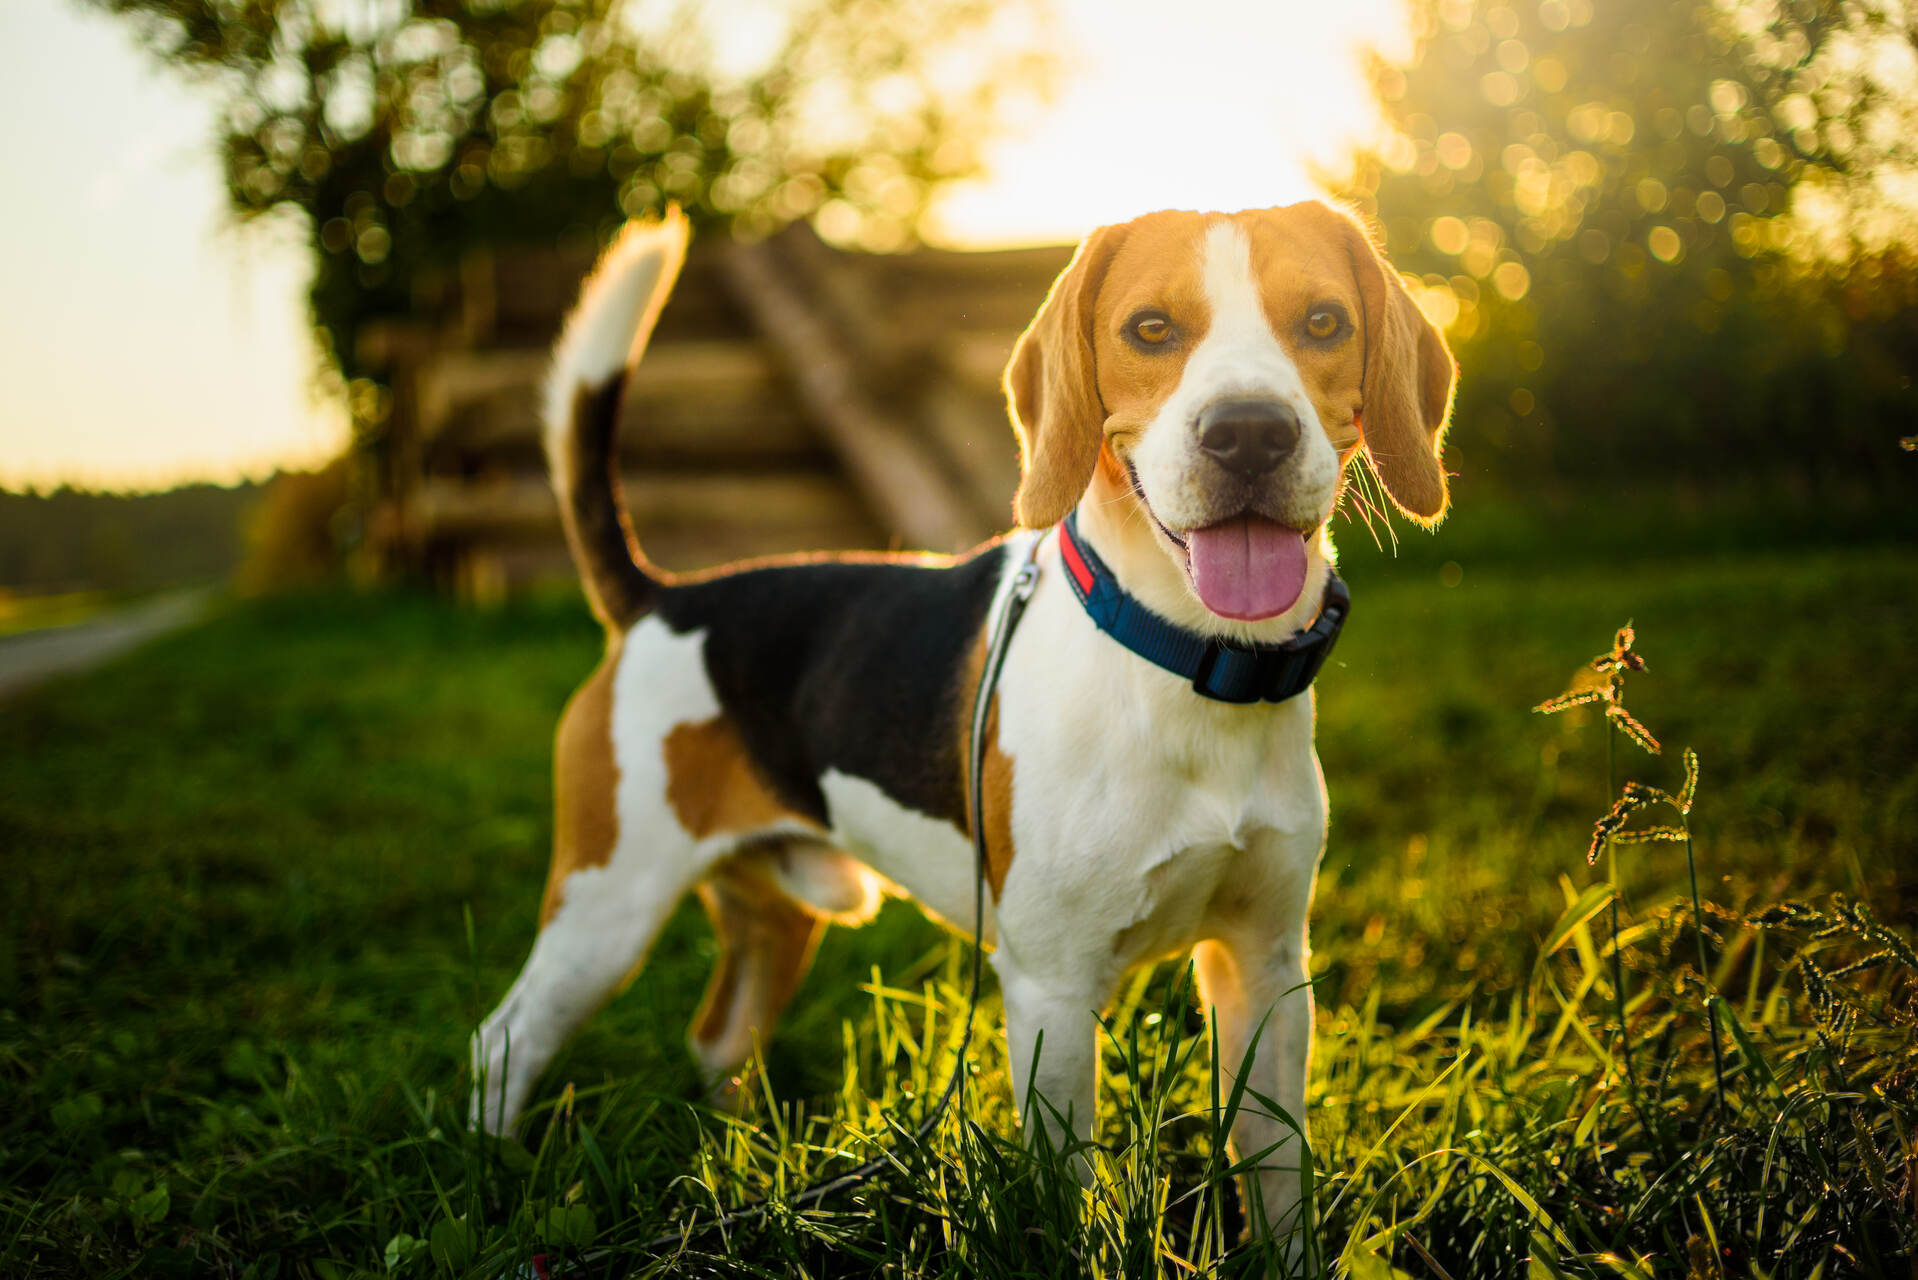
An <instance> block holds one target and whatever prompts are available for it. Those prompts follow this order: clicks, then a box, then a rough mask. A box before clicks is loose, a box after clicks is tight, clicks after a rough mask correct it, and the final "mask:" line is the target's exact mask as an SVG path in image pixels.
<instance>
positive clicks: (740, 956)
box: [690, 857, 826, 1068]
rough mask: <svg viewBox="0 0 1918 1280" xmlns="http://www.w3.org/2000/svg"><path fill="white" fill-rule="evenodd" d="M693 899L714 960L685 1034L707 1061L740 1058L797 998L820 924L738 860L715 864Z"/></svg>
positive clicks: (822, 928)
mask: <svg viewBox="0 0 1918 1280" xmlns="http://www.w3.org/2000/svg"><path fill="white" fill-rule="evenodd" d="M699 900H700V902H702V903H703V904H705V907H706V914H707V915H708V916H710V917H711V918H712V922H713V933H714V935H715V936H716V937H717V938H718V939H719V962H718V963H717V964H716V965H714V967H713V974H712V977H711V979H710V980H709V981H708V982H707V984H706V994H705V996H704V998H702V999H701V1001H700V1004H699V1012H698V1013H697V1014H695V1015H694V1017H693V1023H692V1028H691V1032H690V1034H691V1037H692V1040H693V1043H694V1045H695V1046H698V1047H699V1048H700V1049H701V1050H702V1053H703V1056H707V1057H708V1058H709V1059H710V1058H711V1057H712V1056H714V1055H722V1056H724V1057H727V1058H734V1057H738V1058H741V1059H743V1056H744V1054H745V1053H747V1052H750V1046H751V1040H750V1039H749V1037H751V1036H752V1035H754V1034H757V1035H758V1036H760V1037H761V1038H762V1039H763V1038H764V1037H766V1036H769V1035H771V1034H772V1029H773V1023H774V1022H775V1021H776V1020H777V1019H778V1017H779V1015H780V1013H781V1012H782V1011H783V1010H784V1009H785V1007H786V1005H787V1004H788V1003H789V1002H790V1001H791V1000H792V998H793V996H794V994H795V993H797V992H798V990H799V983H800V980H801V979H802V978H804V977H805V974H806V970H807V968H808V967H809V966H810V965H811V964H812V957H813V951H814V950H815V949H816V948H817V947H818V945H819V939H820V937H821V936H822V935H823V934H824V933H825V931H826V922H825V921H824V920H823V919H821V918H820V917H818V916H816V915H814V914H813V913H812V912H810V911H808V910H806V908H805V907H803V906H801V905H800V904H799V903H798V902H796V901H794V900H793V899H792V898H790V897H788V896H787V895H786V894H784V893H782V892H780V890H779V888H778V886H776V885H774V884H773V883H772V882H771V881H770V880H769V879H768V878H767V877H766V875H765V873H764V872H763V871H759V870H756V869H755V868H754V867H753V865H752V863H751V862H750V861H749V860H748V859H747V858H743V857H741V858H732V859H729V860H727V861H726V862H722V863H721V864H720V865H719V866H718V867H717V868H716V869H715V870H714V871H713V873H712V874H711V875H710V876H708V877H707V878H706V880H705V881H703V882H702V883H701V884H700V886H699ZM728 1040H731V1041H733V1042H734V1043H732V1044H728V1043H727V1041H728ZM708 1065H709V1066H711V1067H715V1068H720V1067H722V1065H723V1066H726V1067H730V1066H737V1065H738V1063H737V1062H727V1063H724V1064H721V1063H718V1062H712V1061H709V1062H708Z"/></svg>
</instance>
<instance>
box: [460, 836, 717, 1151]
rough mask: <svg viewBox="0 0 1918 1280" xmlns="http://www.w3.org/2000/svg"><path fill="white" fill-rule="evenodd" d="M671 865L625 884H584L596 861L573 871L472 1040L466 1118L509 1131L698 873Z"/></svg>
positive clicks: (660, 866) (656, 865)
mask: <svg viewBox="0 0 1918 1280" xmlns="http://www.w3.org/2000/svg"><path fill="white" fill-rule="evenodd" d="M670 865H671V860H669V859H660V860H659V861H658V862H655V863H653V864H652V865H651V866H650V867H649V868H648V872H649V874H646V875H644V876H641V877H639V878H637V879H635V880H632V881H627V882H624V883H620V882H612V883H604V882H600V883H589V882H588V881H589V879H590V878H592V877H595V876H598V875H601V874H603V873H602V872H601V871H600V870H599V869H597V868H596V869H592V870H588V871H584V872H580V873H577V875H576V877H575V878H574V880H573V881H572V882H571V883H570V884H569V886H568V892H567V894H566V898H565V901H564V903H563V904H562V905H561V906H560V907H559V909H558V910H557V911H556V912H555V913H554V915H553V918H552V919H551V920H550V921H549V922H548V923H547V925H546V927H545V928H543V929H541V930H540V933H539V937H538V938H537V939H535V941H534V943H533V952H532V954H531V955H530V956H528V957H527V959H526V965H525V967H524V968H523V969H521V970H520V975H519V978H518V980H517V981H515V982H514V983H513V987H512V990H510V991H508V992H507V993H506V998H505V999H504V1000H502V1001H500V1005H499V1008H497V1009H495V1010H494V1011H493V1013H492V1015H491V1016H490V1017H488V1018H487V1019H486V1021H485V1023H484V1024H483V1025H482V1026H481V1027H480V1029H479V1031H478V1032H477V1033H476V1034H475V1035H474V1037H473V1078H474V1084H473V1111H472V1114H473V1120H474V1123H476V1124H478V1125H480V1126H481V1127H483V1128H484V1129H486V1130H487V1132H489V1133H498V1134H503V1133H507V1132H510V1131H511V1129H512V1128H513V1126H514V1124H515V1123H516V1122H517V1121H518V1119H519V1115H520V1112H521V1110H522V1109H523V1108H524V1107H525V1105H526V1099H527V1097H528V1095H529V1094H530V1093H531V1092H532V1088H533V1085H534V1083H535V1082H536V1081H537V1080H538V1079H539V1076H540V1073H541V1072H542V1071H544V1070H545V1069H546V1066H547V1064H548V1063H550V1062H551V1061H552V1060H553V1055H555V1054H556V1053H558V1052H559V1050H560V1049H561V1048H562V1047H563V1046H564V1045H565V1043H566V1042H567V1040H569V1039H570V1038H571V1037H572V1035H573V1033H574V1032H575V1031H577V1030H578V1029H579V1027H580V1025H581V1024H582V1023H584V1022H585V1021H586V1019H587V1018H589V1017H591V1016H592V1014H593V1013H594V1012H595V1011H596V1010H597V1009H599V1007H600V1006H601V1005H603V1004H605V1003H606V1002H607V1001H608V1000H610V999H611V998H612V997H613V995H614V994H615V993H616V992H617V991H618V990H619V989H620V988H621V987H622V986H623V985H625V982H626V980H627V979H628V978H629V977H631V975H632V974H633V973H634V972H635V971H636V970H637V969H638V967H639V966H640V964H641V963H642V962H643V961H644V959H645V956H646V951H647V948H649V947H650V946H651V945H652V942H653V939H654V938H655V937H657V936H658V934H659V931H660V929H661V928H663V927H664V926H665V924H666V921H667V919H668V917H670V916H671V915H672V913H673V908H674V907H675V906H677V905H678V903H679V900H680V898H682V897H683V896H685V892H686V890H687V889H688V888H690V887H691V885H690V884H689V883H688V881H689V880H690V879H691V878H692V877H693V875H696V874H697V872H696V870H693V869H691V868H688V870H689V871H692V874H691V875H686V876H682V875H679V874H674V873H672V872H670V871H669V870H668V868H669V867H670Z"/></svg>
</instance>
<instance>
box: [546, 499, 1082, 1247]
mask: <svg viewBox="0 0 1918 1280" xmlns="http://www.w3.org/2000/svg"><path fill="white" fill-rule="evenodd" d="M1044 541H1045V538H1044V535H1041V536H1039V537H1036V538H1034V539H1033V540H1032V545H1031V546H1030V547H1029V548H1028V549H1027V551H1026V559H1025V563H1024V564H1022V565H1020V566H1019V572H1018V573H1017V574H1015V575H1014V576H1013V579H1012V585H1011V587H1010V588H1009V589H1008V590H1007V591H1006V594H1005V598H1004V599H1003V600H1002V601H1000V604H999V611H998V613H997V614H996V615H995V617H994V618H993V622H992V631H991V635H992V644H991V647H990V648H988V649H987V650H986V664H985V667H984V668H983V669H982V670H981V671H980V673H979V687H978V689H977V690H976V691H975V692H974V694H973V699H972V739H971V741H970V743H969V747H970V749H969V750H968V752H967V761H966V790H967V800H968V816H969V818H970V820H971V824H972V872H973V875H972V978H971V982H970V984H969V986H970V989H969V990H968V992H967V994H966V1021H965V1026H964V1029H963V1030H962V1031H961V1032H960V1034H959V1050H958V1056H957V1057H956V1058H954V1060H953V1064H952V1074H951V1075H950V1076H948V1077H946V1087H945V1089H944V1091H943V1092H941V1093H940V1095H939V1100H938V1101H937V1102H935V1103H934V1104H933V1106H932V1110H930V1111H928V1112H927V1113H926V1115H925V1118H924V1119H922V1120H921V1121H920V1122H919V1127H918V1128H917V1129H915V1130H914V1131H913V1137H914V1139H915V1140H918V1139H923V1138H925V1137H926V1136H927V1135H928V1134H930V1133H931V1132H932V1131H933V1129H934V1128H935V1127H936V1126H937V1125H938V1123H939V1121H940V1118H941V1117H943V1116H944V1115H945V1113H946V1108H947V1107H948V1106H950V1105H952V1100H953V1099H954V1098H955V1097H957V1098H960V1099H961V1108H962V1109H963V1106H964V1102H963V1098H964V1088H965V1078H966V1050H967V1049H968V1048H970V1047H971V1045H972V1027H973V1023H974V1021H976V1016H977V1014H978V1012H979V988H980V986H981V984H982V982H983V980H984V969H985V952H986V947H985V939H986V864H987V858H986V823H985V786H984V782H985V773H986V725H987V722H988V721H990V719H991V718H992V696H993V693H994V692H995V691H996V690H997V689H998V687H999V672H1000V670H1001V669H1002V668H1003V667H1004V666H1005V665H1006V653H1007V651H1008V650H1009V649H1010V648H1011V646H1012V633H1013V631H1014V630H1016V629H1017V628H1018V626H1019V619H1020V618H1022V617H1024V616H1025V612H1026V606H1027V605H1028V604H1030V603H1031V601H1032V593H1033V591H1034V590H1036V589H1037V587H1038V585H1039V545H1040V543H1042V542H1044ZM891 1163H893V1161H892V1158H891V1156H890V1155H880V1156H874V1157H873V1158H872V1159H870V1160H868V1161H866V1162H865V1163H864V1164H862V1165H860V1166H858V1167H857V1168H855V1169H851V1170H848V1171H847V1172H845V1173H842V1174H838V1175H836V1176H834V1177H831V1178H827V1179H824V1180H822V1181H819V1182H815V1183H813V1184H812V1185H811V1186H809V1187H807V1188H806V1189H805V1190H803V1191H800V1192H799V1193H797V1194H796V1195H794V1196H792V1197H791V1198H789V1199H788V1200H786V1201H785V1202H784V1203H785V1205H786V1206H787V1207H788V1208H791V1209H798V1210H804V1209H810V1208H813V1207H815V1206H817V1205H818V1204H819V1203H820V1202H821V1201H823V1200H826V1199H828V1198H830V1197H832V1196H835V1195H837V1194H839V1193H840V1192H841V1191H849V1190H851V1189H852V1188H853V1187H856V1186H858V1185H859V1184H860V1183H862V1182H865V1181H867V1180H868V1179H870V1178H871V1177H872V1176H873V1175H875V1174H877V1173H878V1172H879V1171H880V1170H882V1169H884V1168H885V1167H886V1166H887V1165H889V1164H891ZM771 1210H772V1201H770V1200H760V1201H757V1202H756V1203H753V1204H749V1205H744V1206H742V1207H740V1208H738V1209H733V1210H730V1211H729V1212H726V1213H723V1214H720V1215H719V1216H718V1217H716V1218H712V1219H710V1220H709V1221H707V1222H704V1223H702V1224H700V1225H698V1226H695V1227H687V1228H685V1229H683V1230H680V1231H672V1232H668V1233H666V1234H665V1235H661V1236H657V1237H655V1238H653V1239H652V1240H649V1241H647V1242H646V1246H645V1252H646V1253H648V1254H658V1253H662V1252H664V1251H665V1250H668V1249H672V1248H674V1247H676V1246H677V1247H682V1248H683V1247H684V1246H686V1245H688V1244H690V1243H692V1242H693V1241H694V1240H697V1239H700V1238H701V1237H703V1236H706V1235H710V1234H711V1233H712V1232H714V1231H718V1230H721V1229H723V1228H726V1227H736V1226H741V1225H743V1224H745V1223H748V1222H755V1221H757V1220H759V1219H760V1218H763V1217H765V1216H766V1214H767V1213H769V1212H770V1211H771ZM620 1256H625V1257H631V1255H616V1254H615V1253H613V1251H611V1250H598V1251H595V1252H592V1253H588V1254H586V1255H585V1256H584V1257H582V1258H581V1259H580V1260H579V1262H578V1263H577V1264H574V1265H577V1266H581V1267H584V1268H585V1269H586V1270H585V1271H584V1272H583V1274H587V1275H596V1276H605V1275H609V1274H611V1271H612V1267H613V1264H614V1262H615V1261H617V1260H618V1258H619V1257H620ZM568 1270H569V1271H570V1270H571V1268H570V1267H569V1268H568ZM548 1274H549V1271H548V1267H547V1259H546V1256H545V1255H544V1254H541V1255H539V1256H536V1257H534V1258H533V1259H532V1260H531V1261H530V1262H528V1263H527V1264H526V1265H525V1266H522V1267H520V1268H518V1269H517V1270H516V1271H514V1272H513V1273H512V1280H546V1278H547V1276H548ZM576 1274H580V1273H576Z"/></svg>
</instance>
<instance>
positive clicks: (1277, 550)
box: [1185, 516, 1305, 622]
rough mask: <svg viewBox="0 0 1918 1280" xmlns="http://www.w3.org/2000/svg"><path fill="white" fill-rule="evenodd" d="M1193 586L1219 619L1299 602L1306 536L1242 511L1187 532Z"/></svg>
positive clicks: (1267, 613) (1271, 612)
mask: <svg viewBox="0 0 1918 1280" xmlns="http://www.w3.org/2000/svg"><path fill="white" fill-rule="evenodd" d="M1185 546H1186V553H1187V555H1188V557H1189V558H1190V560H1191V562H1192V586H1193V588H1194V589H1195V590H1197V591H1198V593H1199V599H1201V600H1203V601H1204V602H1205V607H1206V608H1208V609H1210V610H1211V611H1212V612H1214V613H1216V614H1218V615H1219V616H1220V617H1222V618H1236V619H1238V620H1240V621H1242V622H1257V621H1258V620H1259V619H1261V618H1272V617H1277V616H1278V615H1279V614H1281V613H1284V612H1285V611H1286V610H1287V609H1290V608H1291V607H1292V606H1293V605H1295V604H1297V603H1298V600H1299V595H1300V593H1302V592H1303V591H1304V590H1305V535H1303V534H1301V533H1300V532H1299V531H1298V530H1296V529H1288V528H1286V527H1285V526H1284V525H1282V524H1277V523H1275V522H1273V521H1271V520H1266V519H1262V518H1261V517H1259V516H1240V517H1239V518H1238V519H1236V520H1227V521H1224V522H1223V523H1220V524H1215V525H1211V526H1209V527H1207V528H1204V529H1194V530H1192V531H1191V532H1190V533H1188V534H1186V535H1185Z"/></svg>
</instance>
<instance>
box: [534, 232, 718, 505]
mask: <svg viewBox="0 0 1918 1280" xmlns="http://www.w3.org/2000/svg"><path fill="white" fill-rule="evenodd" d="M687 234H688V233H687V227H686V220H685V218H683V217H682V216H680V213H679V211H678V210H677V209H672V210H669V211H668V212H667V214H666V217H665V218H664V219H662V220H661V221H659V222H633V223H628V224H627V226H626V229H625V230H624V231H622V232H621V233H620V237H619V239H618V240H616V241H615V242H614V243H613V245H612V247H611V248H610V249H608V250H607V251H606V254H605V256H604V257H602V258H601V259H600V261H599V266H598V267H596V268H595V269H594V271H593V274H592V277H591V278H590V279H589V280H587V282H586V285H585V287H584V289H583V290H582V291H581V293H580V298H579V304H578V305H577V306H576V307H574V308H573V312H572V314H571V315H570V316H568V317H567V320H566V327H565V329H564V330H563V331H562V332H561V333H560V336H559V342H558V343H557V344H556V345H555V346H554V348H553V366H552V369H551V371H550V372H549V373H548V374H547V377H546V395H545V401H544V409H545V423H546V434H545V441H546V457H547V463H548V466H547V471H548V473H549V474H550V475H551V476H552V481H553V487H554V489H555V490H557V491H558V493H559V497H560V501H561V502H562V503H563V502H565V500H566V489H567V485H568V484H569V483H570V474H571V473H570V470H569V468H568V467H567V466H566V465H565V454H564V449H563V447H562V446H563V444H564V442H565V440H566V436H567V433H568V432H570V431H571V430H572V423H573V401H574V398H575V397H576V396H578V394H579V392H580V391H581V389H583V388H593V387H598V386H602V385H604V383H605V382H606V380H607V379H608V378H610V377H612V376H613V375H614V374H616V373H618V372H619V371H620V370H621V369H623V368H628V367H630V366H632V365H636V364H638V363H639V358H640V356H642V355H643V354H645V351H646V343H647V341H648V340H649V339H650V338H651V337H652V335H653V326H654V324H656V323H657V322H658V320H659V312H660V308H662V307H664V306H665V305H666V298H667V295H669V294H670V293H671V292H672V291H673V281H675V280H676V279H678V278H679V268H680V266H681V264H682V263H684V262H685V260H686V240H687Z"/></svg>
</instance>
